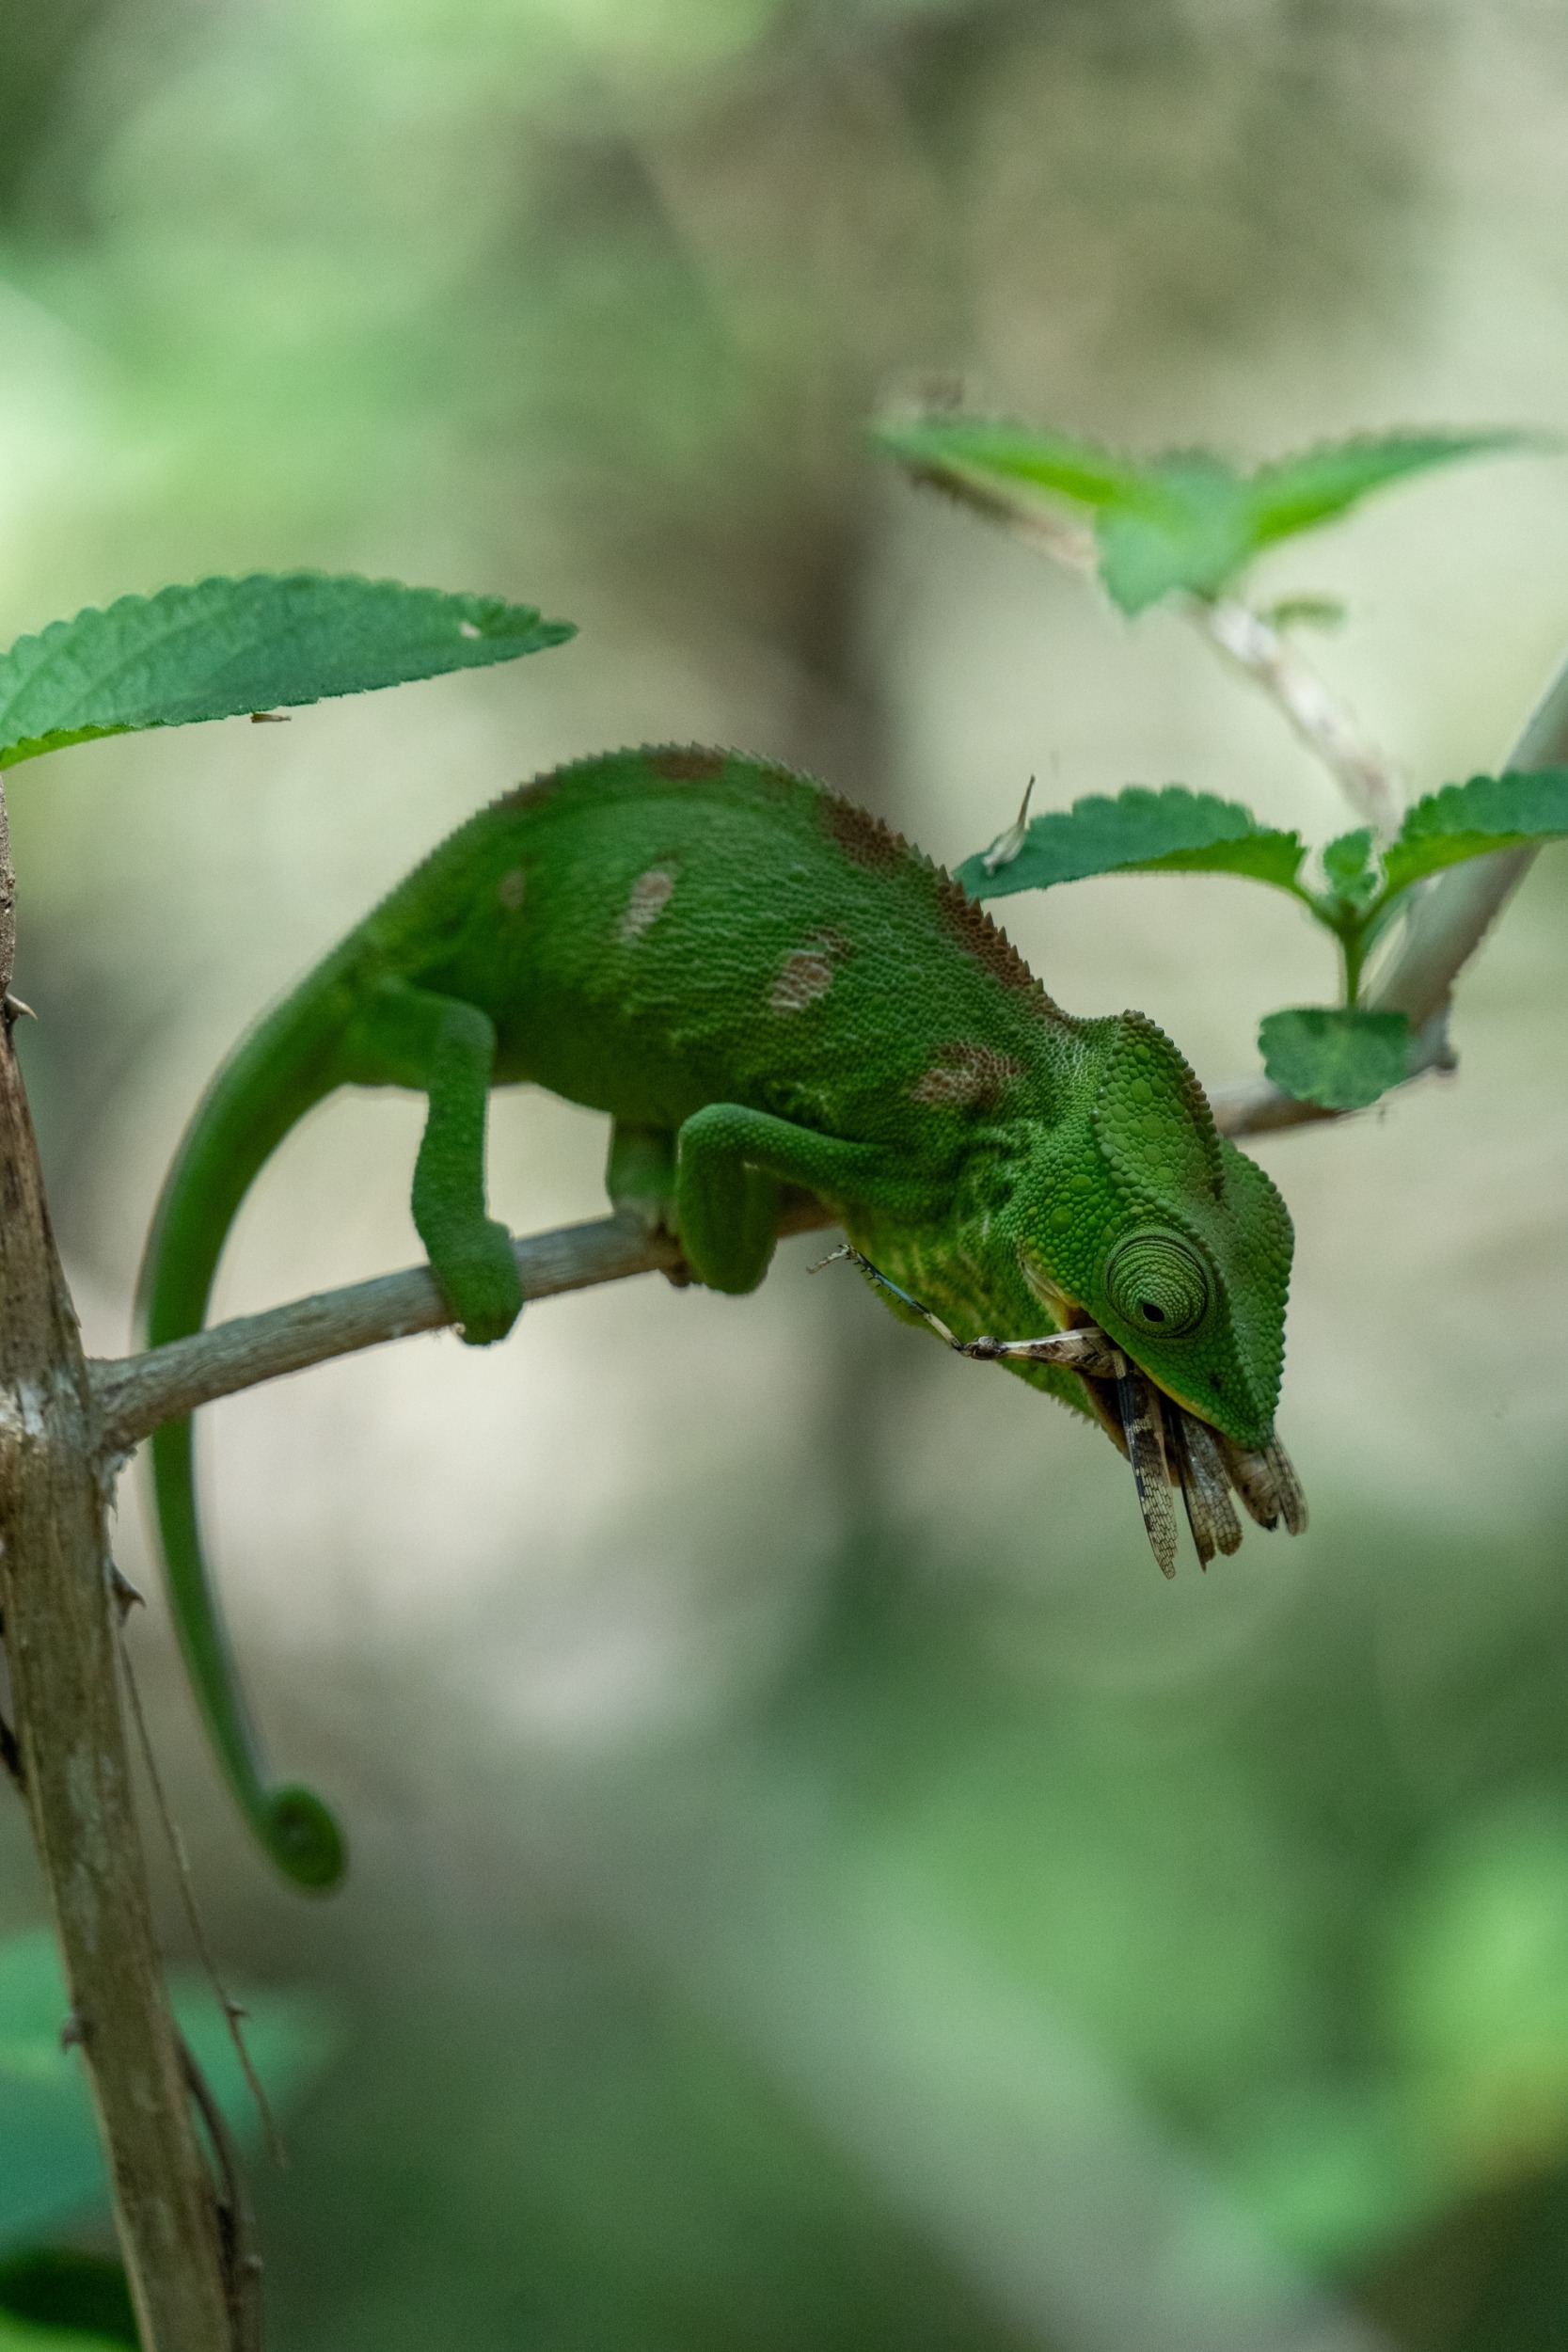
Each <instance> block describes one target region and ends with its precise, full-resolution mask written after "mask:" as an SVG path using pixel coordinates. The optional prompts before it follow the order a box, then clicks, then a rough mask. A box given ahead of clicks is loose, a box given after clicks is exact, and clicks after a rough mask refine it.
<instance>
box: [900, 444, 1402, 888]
mask: <svg viewBox="0 0 1568 2352" xmlns="http://www.w3.org/2000/svg"><path fill="white" fill-rule="evenodd" d="M908 470H909V472H910V475H911V478H912V479H913V480H914V481H916V482H923V483H925V484H927V486H928V487H929V488H931V489H935V490H942V491H944V492H945V493H946V494H947V496H948V497H949V498H953V499H957V500H958V502H959V504H960V505H963V506H968V507H970V508H972V509H973V510H974V513H976V514H979V515H984V516H986V518H987V520H988V521H990V522H995V523H1000V524H1001V525H1002V526H1003V528H1004V529H1005V530H1006V531H1008V532H1011V533H1012V535H1013V537H1014V538H1017V539H1022V541H1023V542H1024V543H1025V545H1026V546H1029V547H1032V548H1034V549H1035V550H1036V552H1037V554H1040V555H1044V556H1047V557H1049V558H1050V560H1051V562H1052V563H1053V564H1060V565H1061V567H1062V568H1063V570H1064V571H1069V572H1076V573H1078V574H1080V575H1081V576H1082V577H1083V578H1084V579H1086V580H1092V579H1093V578H1094V577H1095V575H1096V573H1097V572H1098V570H1099V565H1100V559H1099V550H1098V548H1097V547H1096V544H1095V536H1094V533H1093V532H1092V531H1090V530H1087V529H1086V528H1085V526H1084V525H1083V524H1080V523H1074V522H1070V521H1069V520H1068V519H1067V518H1066V517H1065V516H1061V515H1059V514H1056V513H1054V512H1053V510H1052V509H1051V508H1050V507H1048V506H1046V505H1044V504H1042V503H1039V502H1037V501H1034V500H1031V499H1029V498H1028V497H1027V496H1026V495H1019V496H1014V495H1012V494H1010V493H1009V492H1008V491H1006V490H1005V489H1003V488H1002V487H1001V486H1000V485H999V484H997V483H995V482H993V481H991V480H990V479H989V478H988V477H987V476H986V475H984V474H982V473H979V472H977V471H972V470H971V469H969V468H967V467H965V466H962V465H959V464H954V463H948V464H943V465H941V466H921V465H911V467H910V468H909V469H908ZM1179 609H1180V610H1181V611H1182V612H1185V614H1186V616H1187V618H1188V619H1189V620H1190V621H1191V622H1192V623H1193V625H1194V627H1195V628H1197V629H1199V630H1201V632H1202V634H1203V635H1204V636H1205V637H1207V638H1208V640H1209V642H1210V644H1212V645H1214V646H1216V647H1217V648H1218V649H1219V651H1220V652H1221V653H1223V654H1224V655H1225V656H1226V657H1227V660H1230V661H1233V662H1235V663H1236V664H1237V665H1238V666H1239V667H1240V668H1241V669H1243V670H1244V671H1245V672H1246V674H1247V675H1248V676H1249V677H1250V678H1252V679H1254V680H1255V681H1256V683H1257V684H1258V685H1259V686H1260V687H1261V688H1262V689H1263V691H1264V692H1265V693H1266V694H1267V695H1268V696H1269V698H1270V700H1271V701H1272V702H1274V703H1275V705H1276V706H1277V707H1278V709H1279V710H1280V712H1281V714H1282V715H1283V717H1284V719H1285V720H1286V722H1287V723H1288V724H1289V725H1290V727H1291V729H1292V731H1293V732H1294V733H1295V734H1296V735H1297V736H1299V738H1300V739H1301V740H1302V741H1303V742H1304V743H1305V744H1306V745H1307V750H1308V751H1310V752H1314V753H1316V755H1317V756H1318V757H1319V758H1320V759H1321V760H1322V761H1323V765H1324V767H1325V768H1327V769H1328V771H1329V772H1330V774H1331V775H1332V776H1333V777H1334V779H1335V781H1336V782H1337V783H1338V786H1339V787H1340V789H1341V790H1342V791H1343V793H1344V795H1345V797H1346V799H1347V800H1348V801H1349V802H1350V804H1351V806H1352V808H1353V809H1354V811H1355V813H1356V815H1357V816H1358V817H1360V818H1362V819H1363V821H1364V822H1365V823H1367V824H1369V825H1370V826H1371V828H1372V831H1373V832H1374V833H1375V834H1377V836H1378V838H1379V840H1380V841H1387V840H1391V839H1392V838H1393V836H1394V834H1396V833H1397V832H1398V831H1399V826H1400V814H1401V807H1402V799H1403V793H1402V784H1401V778H1400V773H1399V770H1398V768H1397V767H1396V766H1395V764H1394V762H1393V761H1392V760H1391V759H1389V758H1388V757H1387V756H1386V754H1385V753H1383V752H1381V751H1380V750H1379V749H1378V747H1377V745H1376V744H1375V743H1374V742H1373V741H1372V739H1371V738H1370V736H1369V735H1368V734H1367V733H1366V732H1365V730H1364V729H1363V727H1362V725H1361V723H1360V721H1359V720H1358V719H1357V718H1356V716H1355V713H1354V711H1353V710H1352V709H1351V708H1350V707H1349V706H1348V704H1346V703H1343V702H1341V701H1340V699H1339V697H1338V695H1337V694H1336V693H1335V692H1334V691H1333V689H1332V688H1331V687H1330V686H1329V685H1328V684H1327V682H1326V681H1325V680H1324V679H1323V678H1322V677H1320V676H1319V675H1318V673H1317V671H1316V670H1314V669H1313V667H1312V665H1311V663H1310V662H1309V661H1308V660H1307V658H1306V656H1305V655H1304V654H1303V653H1302V652H1301V651H1300V649H1299V647H1297V646H1296V645H1294V644H1291V641H1290V639H1289V638H1288V637H1287V636H1286V635H1285V634H1284V632H1283V631H1282V630H1281V629H1278V628H1275V625H1274V623H1273V622H1272V621H1266V620H1265V619H1264V618H1263V615H1262V614H1261V613H1260V612H1254V611H1253V610H1252V607H1251V606H1250V605H1247V604H1243V603H1242V601H1241V600H1240V598H1238V597H1235V596H1217V597H1214V598H1212V599H1211V598H1208V597H1204V596H1186V597H1184V598H1183V599H1182V600H1181V604H1180V608H1179Z"/></svg>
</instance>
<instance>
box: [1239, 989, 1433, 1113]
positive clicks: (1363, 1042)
mask: <svg viewBox="0 0 1568 2352" xmlns="http://www.w3.org/2000/svg"><path fill="white" fill-rule="evenodd" d="M1258 1045H1259V1052H1260V1053H1261V1054H1262V1057H1263V1068H1264V1069H1265V1071H1266V1072H1267V1073H1268V1074H1269V1076H1270V1077H1271V1078H1272V1079H1273V1081H1274V1083H1275V1086H1276V1087H1282V1088H1283V1089H1284V1090H1285V1092H1286V1093H1287V1094H1293V1095H1295V1096H1296V1098H1297V1100H1298V1101H1300V1102H1303V1103H1319V1104H1322V1105H1323V1108H1324V1109H1325V1110H1331V1111H1359V1110H1365V1109H1366V1108H1367V1106H1368V1104H1370V1103H1375V1102H1376V1101H1377V1099H1378V1097H1379V1096H1380V1095H1383V1094H1386V1093H1387V1091H1388V1089H1389V1088H1390V1087H1397V1086H1399V1085H1400V1084H1401V1082H1402V1080H1403V1079H1405V1078H1407V1077H1408V1076H1409V1074H1410V1024H1409V1022H1408V1021H1407V1020H1406V1019H1405V1017H1404V1015H1403V1013H1402V1012H1367V1011H1363V1010H1362V1009H1360V1008H1358V1007H1349V1006H1329V1005H1300V1006H1296V1007H1294V1008H1292V1009H1291V1010H1290V1011H1287V1012H1271V1013H1270V1014H1269V1015H1268V1017H1267V1019H1266V1020H1265V1021H1263V1022H1262V1023H1261V1024H1260V1025H1259V1031H1258Z"/></svg>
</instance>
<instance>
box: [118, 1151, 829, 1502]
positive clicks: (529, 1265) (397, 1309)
mask: <svg viewBox="0 0 1568 2352" xmlns="http://www.w3.org/2000/svg"><path fill="white" fill-rule="evenodd" d="M832 1222H833V1218H832V1212H831V1211H830V1210H828V1209H825V1208H824V1207H823V1206H822V1204H821V1202H820V1201H819V1200H814V1199H813V1198H812V1197H811V1196H810V1194H807V1193H794V1192H791V1193H790V1194H789V1195H787V1196H786V1199H785V1202H784V1212H783V1214H782V1215H781V1216H780V1218H779V1232H780V1233H781V1235H782V1234H786V1233H806V1232H816V1231H817V1230H819V1229H820V1228H821V1227H822V1226H824V1225H831V1224H832ZM512 1249H513V1255H514V1256H515V1259H516V1261H517V1271H518V1273H519V1274H520V1275H521V1277H522V1282H523V1295H524V1297H525V1298H526V1299H536V1298H553V1297H555V1296H557V1295H559V1294H560V1293H561V1292H562V1291H577V1290H587V1289H590V1288H591V1287H592V1286H593V1285H594V1283H597V1282H618V1281H621V1280H623V1279H625V1278H626V1276H627V1275H632V1274H667V1275H670V1276H672V1277H679V1276H680V1275H682V1274H683V1273H684V1270H685V1269H684V1262H683V1260H682V1258H681V1253H680V1246H679V1244H678V1243H677V1242H675V1241H673V1240H672V1239H671V1238H670V1236H669V1235H668V1234H665V1233H654V1234H650V1233H648V1232H646V1231H645V1230H644V1228H643V1227H642V1225H641V1223H640V1222H639V1221H638V1219H637V1218H636V1217H633V1216H626V1214H624V1213H623V1214H621V1215H619V1216H605V1217H598V1218H595V1219H594V1222H593V1223H591V1224H586V1225H563V1226H560V1227H558V1228H557V1229H556V1231H555V1232H548V1233H531V1234H529V1235H528V1236H527V1237H526V1238H524V1239H522V1240H519V1241H515V1242H514V1243H513V1245H512ZM451 1320H452V1314H451V1308H450V1307H449V1306H448V1305H447V1302H446V1300H445V1299H444V1298H443V1296H442V1295H441V1293H440V1291H439V1290H438V1289H437V1287H436V1278H435V1276H434V1275H433V1274H432V1273H431V1271H430V1269H429V1267H428V1266H410V1267H408V1268H407V1270H406V1271H405V1272H404V1273H402V1274H383V1275H380V1276H378V1277H377V1278H376V1279H374V1280H373V1281H370V1282H353V1283H350V1284H348V1285H347V1286H346V1287H345V1288H344V1289H342V1290H336V1291H323V1292H319V1293H318V1294H317V1295H316V1296H315V1297H313V1298H300V1299H295V1300H294V1301H293V1303H292V1304H291V1305H289V1306H287V1307H274V1308H271V1309H269V1310H268V1311H267V1312H266V1313H264V1314H259V1315H238V1316H236V1317H235V1318H234V1320H233V1321H232V1322H231V1323H216V1324H213V1325H211V1326H209V1327H208V1328H207V1329H206V1330H204V1331H193V1332H192V1333H191V1335H190V1337H189V1338H188V1339H183V1340H171V1341H170V1342H169V1343H168V1344H167V1345H166V1346H165V1347H154V1348H150V1349H149V1350H148V1351H147V1352H146V1353H145V1354H144V1355H140V1356H125V1357H120V1358H118V1359H115V1360H113V1361H104V1360H102V1359H100V1360H98V1361H95V1362H93V1363H91V1364H89V1366H88V1378H89V1380H90V1381H91V1384H92V1391H93V1396H94V1400H95V1402H96V1404H97V1406H98V1410H99V1416H100V1425H101V1427H102V1428H103V1437H104V1447H105V1451H106V1453H108V1454H111V1455H119V1456H121V1457H123V1456H124V1455H125V1454H129V1453H130V1452H131V1450H132V1448H133V1447H134V1446H136V1445H139V1444H140V1443H141V1440H142V1439H143V1438H146V1437H149V1436H150V1434H151V1432H152V1431H153V1430H154V1429H156V1428H157V1427H158V1426H159V1425H160V1423H162V1422H166V1421H177V1420H181V1419H182V1418H183V1416H184V1415H185V1414H187V1413H191V1412H194V1411H195V1410H196V1408H197V1406H198V1405H210V1404H211V1403H212V1402H213V1400H214V1398H215V1397H220V1396H232V1395H234V1394H235V1393H236V1392H237V1391H239V1390H241V1389H251V1388H255V1387H256V1386H257V1385H258V1384H259V1383H260V1382H261V1381H263V1380H277V1379H279V1378H280V1377H281V1376H282V1375H284V1374H285V1373H291V1372H304V1371H306V1370H307V1369H308V1368H309V1366H310V1365H312V1364H321V1363H325V1362H326V1361H327V1360H328V1359H330V1358H331V1357H334V1356H352V1355H355V1354H356V1353H357V1351H358V1350H359V1349H360V1348H365V1347H379V1346H380V1345H381V1344H382V1343H383V1342H384V1341H387V1340H401V1339H408V1338H410V1337H411V1336H412V1335H413V1334H414V1333H415V1332H417V1331H439V1330H440V1329H442V1328H443V1327H445V1326H446V1325H448V1324H450V1323H451Z"/></svg>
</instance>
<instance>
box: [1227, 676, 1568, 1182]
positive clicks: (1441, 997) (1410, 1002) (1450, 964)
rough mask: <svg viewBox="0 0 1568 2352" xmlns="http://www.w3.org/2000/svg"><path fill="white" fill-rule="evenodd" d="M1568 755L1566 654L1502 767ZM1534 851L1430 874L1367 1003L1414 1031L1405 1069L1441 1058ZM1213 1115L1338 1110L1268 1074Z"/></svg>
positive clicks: (1251, 1126) (1288, 1120) (1283, 1122)
mask: <svg viewBox="0 0 1568 2352" xmlns="http://www.w3.org/2000/svg"><path fill="white" fill-rule="evenodd" d="M1564 763H1568V662H1565V663H1564V664H1563V666H1562V668H1561V669H1560V671H1559V672H1558V674H1557V676H1556V677H1555V678H1554V679H1553V681H1552V683H1551V685H1550V686H1549V687H1548V689H1547V690H1546V692H1545V694H1544V696H1543V697H1542V700H1541V702H1540V703H1539V705H1538V706H1537V707H1536V709H1535V712H1534V714H1533V715H1532V717H1531V718H1530V721H1529V723H1528V725H1527V726H1526V728H1525V730H1524V732H1523V734H1522V735H1521V736H1520V738H1519V739H1518V741H1517V742H1516V743H1515V745H1514V747H1513V751H1512V752H1511V753H1510V755H1509V756H1508V758H1507V760H1506V761H1505V762H1504V766H1505V768H1508V769H1511V770H1519V771H1528V770H1529V769H1531V768H1556V767H1559V766H1561V765H1563V764H1564ZM1537 855H1538V851H1537V850H1533V849H1527V850H1494V851H1493V853H1492V855H1491V856H1490V857H1477V858H1471V859H1470V860H1468V862H1467V863H1466V864H1465V865H1463V866H1450V867H1449V871H1448V872H1447V873H1446V874H1443V875H1441V876H1440V877H1439V878H1438V880H1437V881H1435V882H1429V883H1428V885H1427V887H1426V889H1425V890H1424V891H1423V892H1422V893H1421V895H1420V896H1419V897H1418V899H1417V901H1416V905H1415V907H1414V909H1413V910H1412V913H1411V915H1410V918H1409V921H1408V922H1407V924H1406V926H1405V932H1404V938H1403V940H1402V944H1401V946H1400V951H1399V954H1398V955H1397V956H1396V957H1395V959H1394V961H1393V962H1392V963H1391V964H1390V965H1389V966H1388V969H1387V970H1386V972H1385V973H1384V975H1383V977H1382V978H1381V979H1380V980H1379V981H1378V982H1377V985H1376V986H1375V987H1374V988H1373V990H1372V991H1371V993H1370V996H1369V997H1368V999H1367V1001H1368V1004H1369V1005H1370V1008H1371V1009H1372V1010H1373V1011H1375V1012H1402V1013H1403V1014H1404V1015H1405V1017H1406V1019H1407V1020H1408V1021H1409V1023H1410V1026H1411V1028H1412V1030H1413V1031H1414V1032H1415V1046H1414V1049H1413V1052H1412V1056H1411V1068H1412V1073H1413V1074H1415V1073H1418V1072H1420V1071H1423V1070H1430V1069H1433V1068H1439V1069H1440V1068H1444V1067H1447V1066H1449V1064H1450V1062H1451V1057H1450V1056H1449V1053H1448V1047H1447V1037H1448V1016H1449V1004H1450V1002H1451V1000H1452V996H1453V984H1454V981H1455V980H1456V979H1457V978H1458V977H1459V974H1460V972H1461V971H1462V970H1463V969H1464V967H1465V964H1466V963H1467V962H1468V961H1469V959H1470V958H1471V956H1473V955H1474V953H1475V951H1476V949H1477V948H1478V947H1479V946H1481V941H1482V940H1483V939H1484V938H1485V936H1486V934H1487V932H1488V931H1489V930H1490V929H1491V927H1492V925H1493V923H1494V922H1495V921H1496V919H1497V915H1498V914H1499V913H1500V911H1501V909H1502V907H1503V905H1504V904H1505V902H1506V901H1507V899H1508V898H1510V897H1511V896H1512V894H1513V891H1515V890H1516V889H1517V888H1518V886H1519V884H1520V882H1522V881H1523V880H1524V878H1525V875H1526V874H1527V873H1528V870H1529V867H1530V865H1531V863H1532V861H1533V860H1534V859H1535V857H1536V856H1537ZM1212 1102H1213V1105H1214V1116H1215V1118H1216V1120H1218V1121H1219V1123H1220V1125H1221V1126H1222V1127H1223V1128H1224V1130H1225V1132H1226V1133H1227V1135H1232V1136H1248V1135H1260V1134H1263V1133H1265V1132H1267V1131H1270V1130H1273V1129H1276V1128H1281V1127H1299V1126H1304V1125H1307V1124H1310V1123H1312V1122H1314V1121H1316V1120H1325V1119H1341V1118H1343V1117H1345V1116H1346V1114H1345V1113H1344V1112H1342V1111H1325V1110H1322V1109H1320V1108H1319V1106H1318V1105H1317V1104H1315V1103H1301V1102H1298V1101H1297V1100H1296V1099H1295V1097H1294V1096H1293V1095H1290V1094H1285V1093H1282V1092H1281V1090H1280V1089H1279V1088H1278V1087H1276V1086H1272V1085H1271V1084H1270V1083H1269V1081H1268V1079H1267V1078H1254V1079H1250V1080H1248V1081H1246V1082H1244V1083H1243V1085H1241V1086H1236V1087H1227V1088H1225V1089H1222V1090H1221V1091H1220V1092H1217V1093H1216V1094H1215V1095H1214V1096H1213V1097H1212Z"/></svg>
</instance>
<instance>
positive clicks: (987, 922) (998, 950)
mask: <svg viewBox="0 0 1568 2352" xmlns="http://www.w3.org/2000/svg"><path fill="white" fill-rule="evenodd" d="M937 906H938V909H939V911H940V913H941V915H942V921H943V922H944V923H945V924H946V926H947V929H948V930H950V931H951V932H952V934H953V937H954V938H955V939H956V940H957V941H958V945H959V946H960V947H961V948H962V949H963V951H964V953H965V954H966V955H970V956H973V957H974V961H975V962H976V963H979V964H983V965H984V966H985V968H986V970H987V971H988V972H990V974H991V975H992V976H993V977H995V978H996V979H999V980H1000V981H1001V983H1002V985H1003V987H1004V988H1010V989H1013V990H1015V991H1016V992H1017V993H1018V994H1019V995H1021V996H1039V997H1041V998H1044V1000H1045V1002H1046V1003H1048V1004H1049V1002H1050V999H1049V997H1046V994H1045V991H1044V989H1043V988H1042V987H1041V986H1040V984H1039V982H1038V980H1037V979H1036V977H1035V976H1034V974H1033V973H1032V972H1031V971H1030V969H1029V966H1028V965H1027V964H1026V963H1025V962H1024V961H1023V958H1022V956H1021V955H1020V954H1019V952H1018V949H1017V948H1016V947H1015V946H1013V943H1012V941H1011V940H1010V939H1009V938H1008V937H1007V934H1006V931H1005V930H1000V929H999V928H998V926H997V925H996V924H995V923H993V922H992V921H991V919H990V915H989V914H987V913H986V910H985V908H984V907H983V906H982V905H981V904H980V902H979V900H978V899H977V898H971V897H970V895H969V893H968V891H967V890H964V889H961V888H960V887H959V885H958V883H957V882H955V881H954V880H953V878H952V876H951V875H950V874H942V873H939V874H938V876H937Z"/></svg>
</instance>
